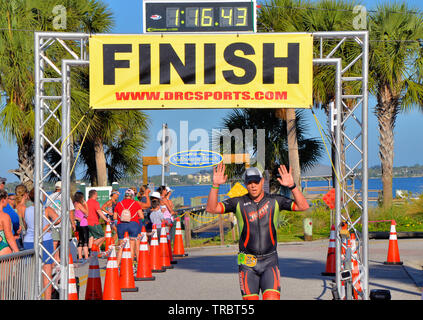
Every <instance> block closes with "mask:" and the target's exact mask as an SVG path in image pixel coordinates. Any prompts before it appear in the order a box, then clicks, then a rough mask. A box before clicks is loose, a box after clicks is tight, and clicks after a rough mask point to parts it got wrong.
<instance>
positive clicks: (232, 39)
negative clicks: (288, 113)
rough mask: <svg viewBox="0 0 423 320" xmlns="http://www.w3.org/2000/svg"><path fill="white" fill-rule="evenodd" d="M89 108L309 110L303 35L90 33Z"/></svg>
mask: <svg viewBox="0 0 423 320" xmlns="http://www.w3.org/2000/svg"><path fill="white" fill-rule="evenodd" d="M89 48H90V106H91V107H92V108H94V109H178V108H194V109H201V108H309V107H311V105H312V88H313V86H312V84H313V37H312V35H311V34H306V33H289V34H283V33H260V34H259V33H254V34H245V33H244V34H211V33H202V34H198V33H197V34H151V35H150V34H148V35H93V36H91V37H90V43H89Z"/></svg>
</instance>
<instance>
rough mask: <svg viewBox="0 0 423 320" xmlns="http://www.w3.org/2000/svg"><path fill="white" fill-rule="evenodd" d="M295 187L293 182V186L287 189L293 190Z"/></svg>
mask: <svg viewBox="0 0 423 320" xmlns="http://www.w3.org/2000/svg"><path fill="white" fill-rule="evenodd" d="M296 187H297V185H296V184H295V182H294V184H293V185H292V186H291V187H288V189H289V190H294V189H295V188H296Z"/></svg>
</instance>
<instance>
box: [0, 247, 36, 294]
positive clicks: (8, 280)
mask: <svg viewBox="0 0 423 320" xmlns="http://www.w3.org/2000/svg"><path fill="white" fill-rule="evenodd" d="M34 267H35V251H34V249H31V250H24V251H20V252H16V253H11V254H7V255H4V256H0V300H34V275H35V272H34Z"/></svg>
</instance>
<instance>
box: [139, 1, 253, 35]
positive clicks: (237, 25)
mask: <svg viewBox="0 0 423 320" xmlns="http://www.w3.org/2000/svg"><path fill="white" fill-rule="evenodd" d="M255 17H256V2H255V1H245V0H242V1H236V0H235V1H234V0H232V1H219V0H215V1H198V0H197V1H192V0H191V1H190V0H185V1H175V2H174V1H160V0H145V1H144V32H206V31H207V32H210V31H212V32H223V31H232V32H238V31H239V32H248V31H250V32H253V31H254V30H255V24H256V18H255Z"/></svg>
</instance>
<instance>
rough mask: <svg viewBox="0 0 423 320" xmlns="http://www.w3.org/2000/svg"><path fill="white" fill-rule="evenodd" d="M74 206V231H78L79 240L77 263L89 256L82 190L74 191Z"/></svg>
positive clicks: (85, 206)
mask: <svg viewBox="0 0 423 320" xmlns="http://www.w3.org/2000/svg"><path fill="white" fill-rule="evenodd" d="M73 199H74V204H73V205H74V207H75V220H76V231H78V235H79V241H78V248H77V251H78V261H76V262H78V263H85V262H86V261H87V260H88V258H89V256H90V255H89V252H88V239H89V229H88V220H87V217H88V205H87V203H86V202H85V199H84V194H83V193H82V192H79V191H78V192H76V193H75V195H74V197H73ZM82 251H84V256H85V259H83V258H82Z"/></svg>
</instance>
